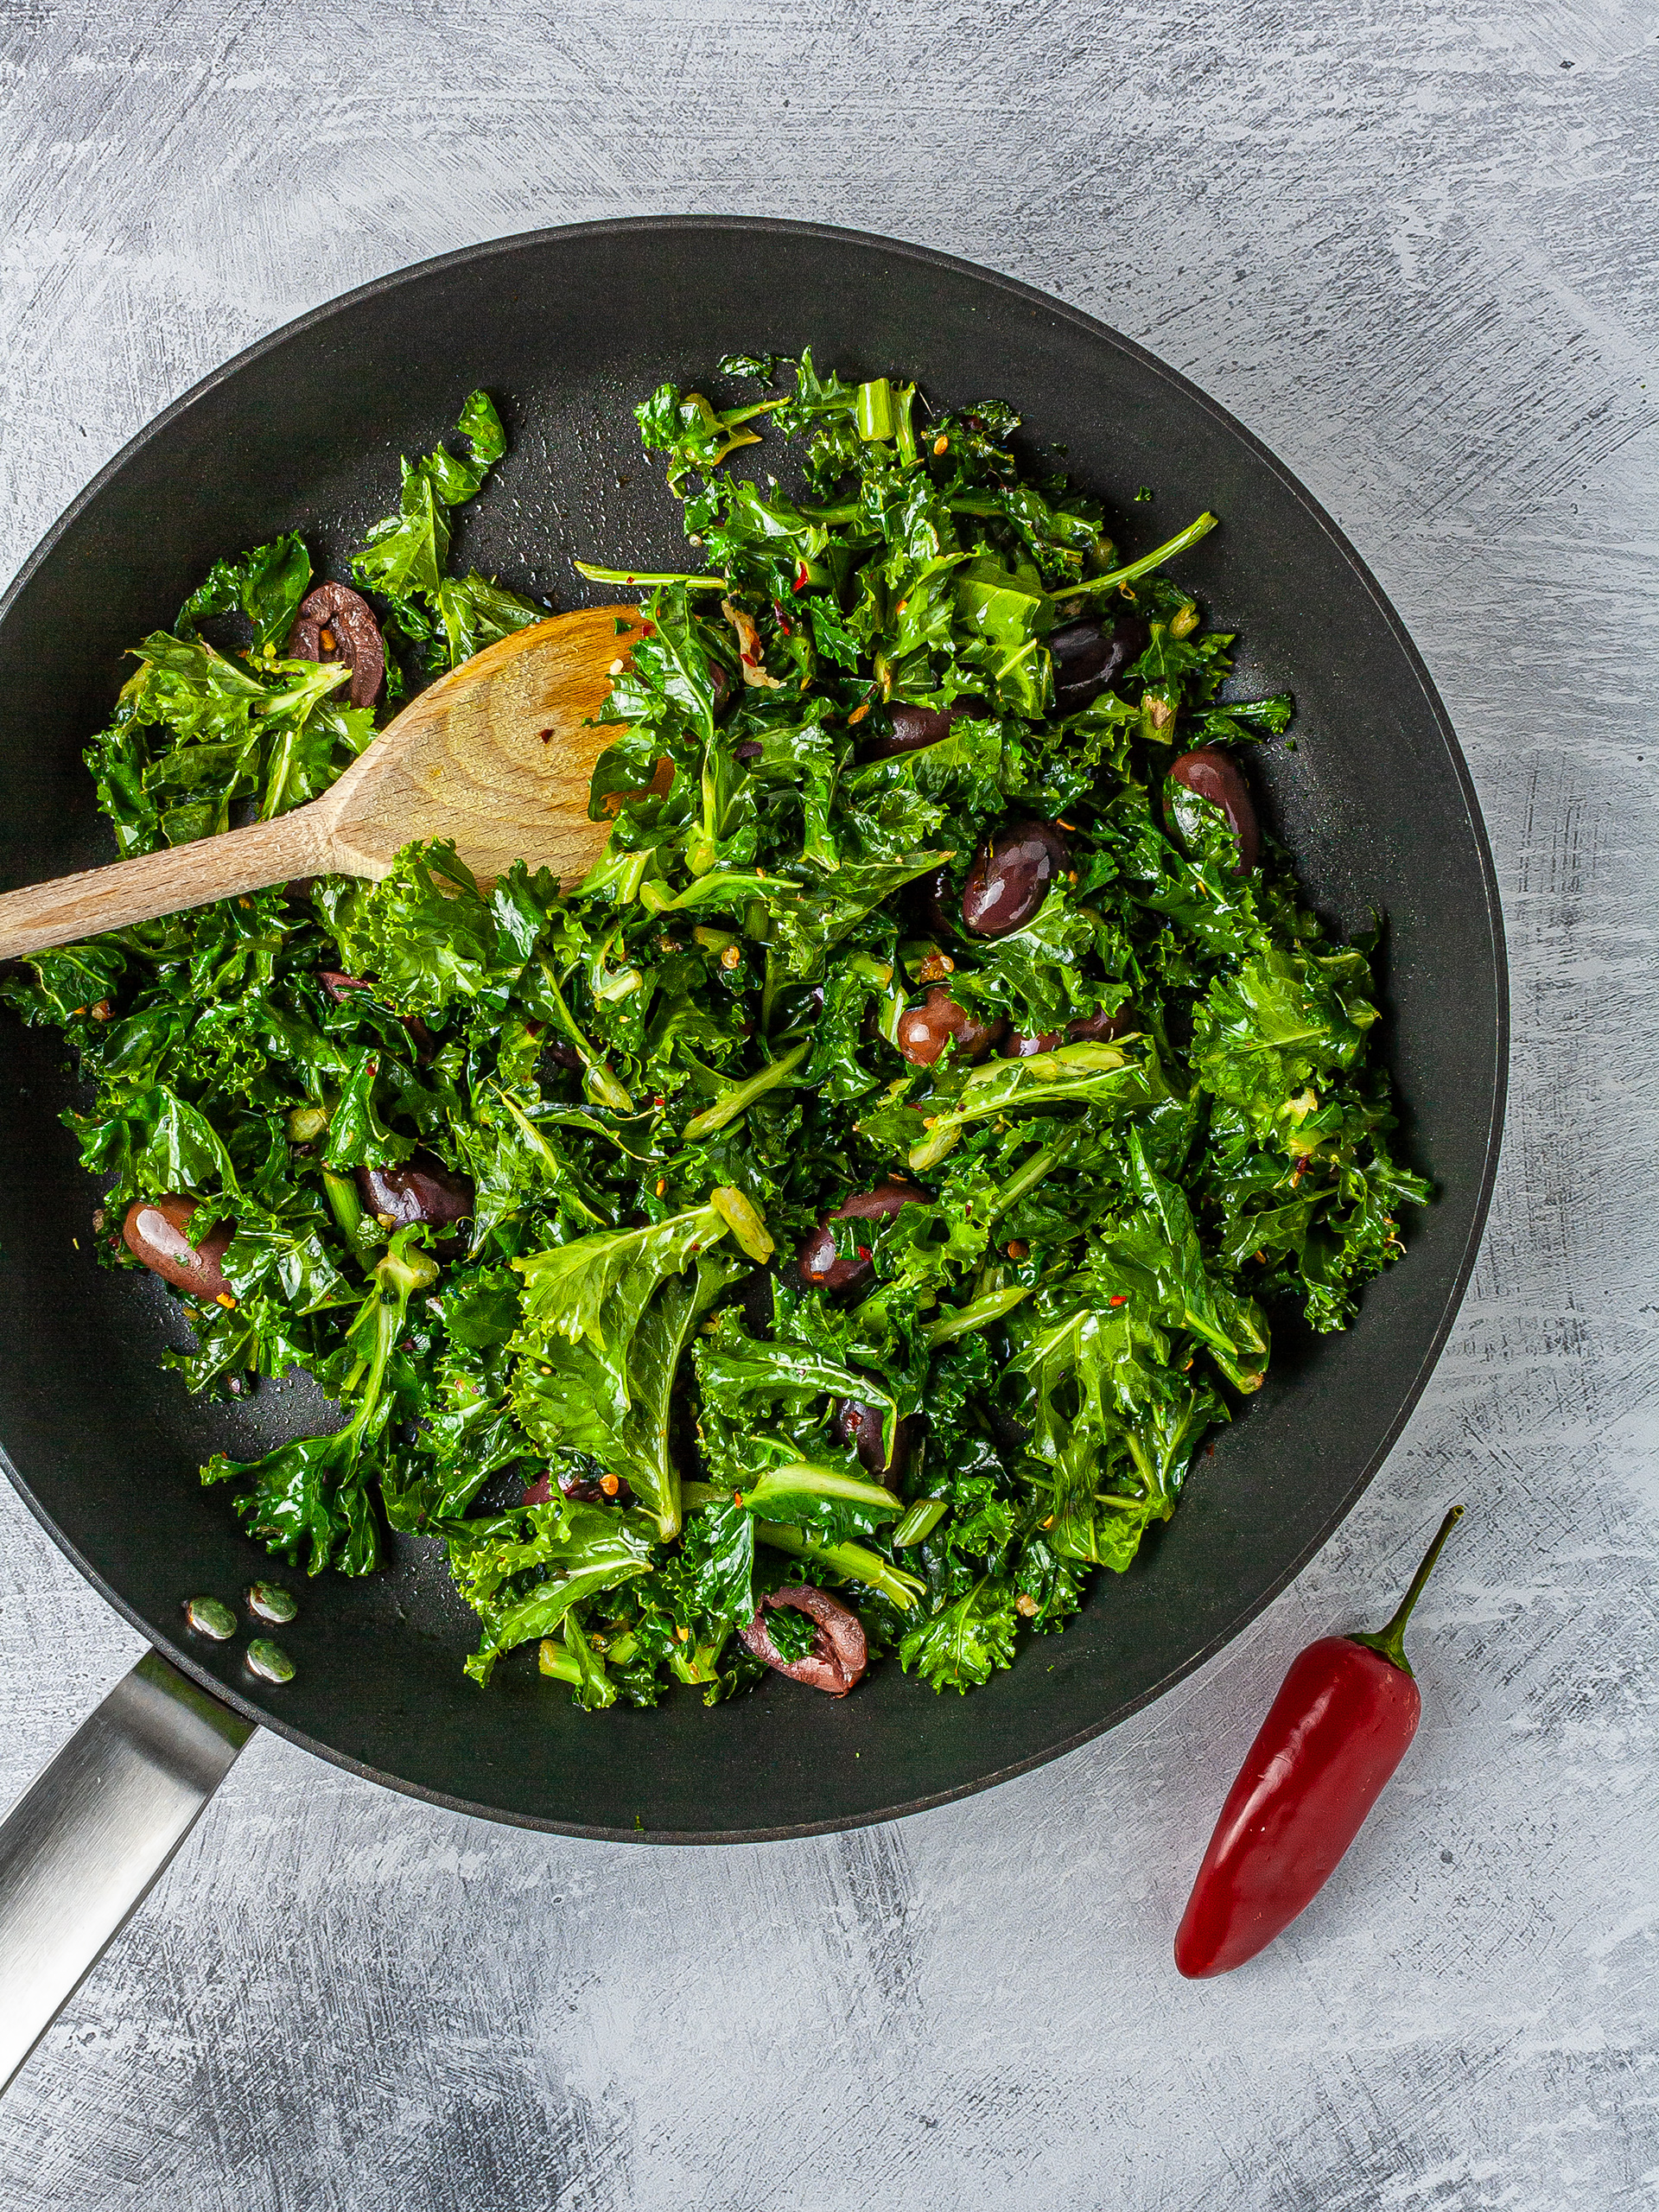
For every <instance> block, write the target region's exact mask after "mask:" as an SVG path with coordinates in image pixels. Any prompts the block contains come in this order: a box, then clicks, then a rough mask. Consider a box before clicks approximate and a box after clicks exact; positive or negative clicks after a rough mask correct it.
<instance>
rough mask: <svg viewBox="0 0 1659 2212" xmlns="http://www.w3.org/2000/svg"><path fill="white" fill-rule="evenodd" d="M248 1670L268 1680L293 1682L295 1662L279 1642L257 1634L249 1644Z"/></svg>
mask: <svg viewBox="0 0 1659 2212" xmlns="http://www.w3.org/2000/svg"><path fill="white" fill-rule="evenodd" d="M248 1672H249V1673H250V1674H251V1675H258V1676H259V1677H260V1678H261V1680H262V1681H267V1682H291V1681H293V1679H294V1662H293V1661H292V1660H291V1659H290V1658H289V1656H288V1654H287V1652H286V1651H284V1650H283V1648H282V1646H281V1644H279V1643H270V1642H268V1641H267V1639H266V1638H265V1637H263V1636H256V1637H254V1639H253V1641H252V1643H251V1644H249V1646H248Z"/></svg>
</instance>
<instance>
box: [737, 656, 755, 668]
mask: <svg viewBox="0 0 1659 2212" xmlns="http://www.w3.org/2000/svg"><path fill="white" fill-rule="evenodd" d="M738 658H739V659H740V660H741V662H742V664H743V665H744V667H745V668H759V667H760V662H759V661H758V660H757V659H756V658H755V657H754V655H753V653H740V654H739V655H738Z"/></svg>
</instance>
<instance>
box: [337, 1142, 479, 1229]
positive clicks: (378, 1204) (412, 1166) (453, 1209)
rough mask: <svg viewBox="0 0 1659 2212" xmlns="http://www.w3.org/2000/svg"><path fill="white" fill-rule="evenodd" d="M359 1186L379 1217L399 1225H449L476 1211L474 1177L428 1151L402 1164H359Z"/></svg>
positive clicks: (372, 1211)
mask: <svg viewBox="0 0 1659 2212" xmlns="http://www.w3.org/2000/svg"><path fill="white" fill-rule="evenodd" d="M357 1187H358V1189H359V1191H360V1192H361V1193H362V1196H363V1203H364V1205H365V1206H366V1207H367V1208H368V1210H369V1211H370V1212H371V1213H372V1214H373V1215H374V1216H375V1217H376V1219H377V1220H385V1219H390V1220H391V1223H392V1224H393V1225H394V1227H396V1228H398V1229H406V1228H407V1227H408V1226H409V1224H410V1223H411V1222H416V1221H423V1222H425V1223H426V1224H428V1225H429V1227H430V1228H433V1229H447V1228H448V1226H449V1224H451V1223H452V1222H456V1221H465V1220H467V1217H469V1216H470V1214H471V1213H472V1211H473V1203H474V1192H473V1179H472V1177H471V1176H470V1175H456V1174H454V1173H452V1172H451V1170H450V1169H448V1167H446V1166H443V1165H442V1161H440V1160H435V1159H434V1158H433V1157H432V1155H431V1154H430V1153H429V1152H417V1153H416V1154H415V1156H414V1158H413V1159H412V1160H410V1161H409V1162H408V1164H407V1165H406V1166H403V1167H359V1169H358V1171H357Z"/></svg>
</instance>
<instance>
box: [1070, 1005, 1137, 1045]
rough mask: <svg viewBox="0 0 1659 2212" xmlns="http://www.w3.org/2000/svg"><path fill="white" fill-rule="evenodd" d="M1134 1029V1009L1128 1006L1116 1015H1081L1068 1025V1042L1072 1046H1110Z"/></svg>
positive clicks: (1118, 1010)
mask: <svg viewBox="0 0 1659 2212" xmlns="http://www.w3.org/2000/svg"><path fill="white" fill-rule="evenodd" d="M1134 1027H1135V1013H1134V1009H1133V1008H1132V1007H1127V1006H1121V1007H1118V1009H1117V1011H1116V1014H1079V1015H1078V1016H1077V1020H1075V1021H1068V1022H1067V1023H1066V1025H1065V1035H1066V1041H1067V1043H1068V1044H1071V1045H1109V1044H1111V1043H1112V1042H1113V1040H1114V1039H1116V1038H1119V1037H1121V1036H1122V1035H1123V1033H1124V1032H1125V1031H1126V1030H1129V1029H1133V1028H1134Z"/></svg>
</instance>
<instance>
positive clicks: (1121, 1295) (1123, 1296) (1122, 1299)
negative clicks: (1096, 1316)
mask: <svg viewBox="0 0 1659 2212" xmlns="http://www.w3.org/2000/svg"><path fill="white" fill-rule="evenodd" d="M1128 1302H1129V1298H1128V1292H1127V1291H1122V1290H1117V1291H1114V1292H1113V1293H1112V1295H1111V1296H1110V1297H1109V1299H1108V1300H1107V1301H1106V1303H1107V1304H1108V1305H1109V1306H1127V1305H1128Z"/></svg>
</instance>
